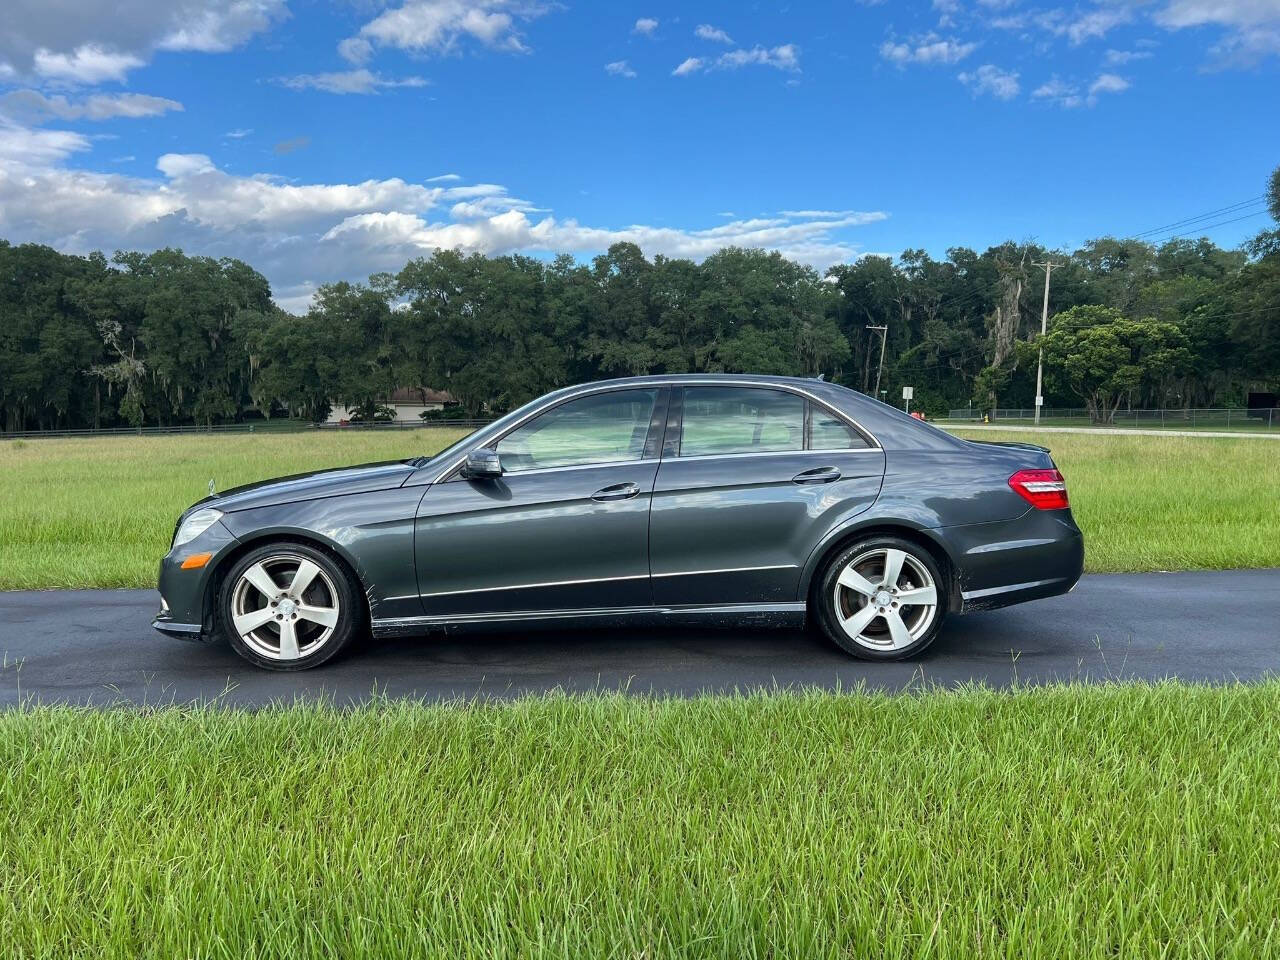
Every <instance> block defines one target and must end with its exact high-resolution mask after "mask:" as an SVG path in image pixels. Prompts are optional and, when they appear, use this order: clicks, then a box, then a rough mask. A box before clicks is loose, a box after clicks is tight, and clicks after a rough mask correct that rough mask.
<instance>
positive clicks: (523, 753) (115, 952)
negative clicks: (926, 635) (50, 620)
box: [0, 683, 1280, 960]
mask: <svg viewBox="0 0 1280 960" xmlns="http://www.w3.org/2000/svg"><path fill="white" fill-rule="evenodd" d="M1278 712H1280V685H1277V684H1274V683H1273V684H1265V685H1261V686H1255V687H1243V686H1234V687H1223V688H1206V687H1199V688H1197V687H1185V686H1179V685H1176V684H1165V685H1159V686H1154V687H1152V686H1144V685H1133V686H1115V687H1101V688H1092V689H1090V688H1083V687H1061V688H1049V689H1042V690H1038V691H1036V692H1015V693H1012V694H1009V693H993V692H986V691H981V690H966V691H961V692H959V693H944V692H929V693H924V694H914V695H903V696H892V697H891V696H883V695H861V694H857V695H853V696H848V695H843V696H841V695H830V694H809V695H802V696H767V695H761V696H753V697H750V698H707V699H701V700H692V701H662V700H653V699H646V698H629V697H625V696H621V695H618V696H607V697H599V698H595V697H587V698H567V697H551V698H540V699H531V700H526V701H519V702H515V703H509V704H505V705H472V706H459V705H445V706H422V705H415V704H405V703H380V704H376V705H374V706H370V707H364V708H359V709H352V710H346V711H340V710H334V709H329V708H323V707H302V706H300V707H292V708H282V709H269V710H264V711H260V712H256V713H248V712H241V711H223V710H218V709H209V708H201V709H176V708H169V709H160V710H152V711H142V712H133V711H130V710H115V711H111V710H109V711H96V712H95V711H78V710H74V709H69V708H32V709H27V710H19V711H12V712H8V713H3V714H0V944H3V945H4V947H3V953H4V955H5V956H16V957H25V956H31V957H35V956H42V957H43V956H83V957H94V958H102V957H164V958H171V957H199V958H204V957H225V958H236V960H239V958H254V957H264V958H265V957H282V958H283V957H287V958H294V957H302V956H313V955H324V956H335V957H337V956H340V957H344V958H356V957H389V956H414V957H447V958H450V960H453V958H465V957H477V958H480V957H483V958H493V957H512V956H522V957H542V956H547V957H551V956H555V957H646V958H652V957H722V958H733V960H737V958H743V957H806V958H808V957H864V956H868V957H937V958H951V957H954V958H971V957H1010V958H1019V960H1023V958H1051V960H1057V958H1062V957H1073V958H1076V957H1083V958H1088V957H1100V958H1101V957H1168V958H1178V957H1240V958H1250V960H1252V958H1257V957H1265V956H1274V955H1276V952H1277V951H1278V950H1280V919H1278V914H1277V909H1276V905H1277V904H1280V857H1278V856H1277V850H1278V849H1280V816H1277V809H1278V807H1280V774H1278V773H1277V771H1276V764H1275V757H1276V755H1277V753H1278V752H1280V728H1278V727H1277V725H1276V724H1275V717H1276V715H1277V713H1278Z"/></svg>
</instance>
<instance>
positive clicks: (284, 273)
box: [0, 121, 885, 309]
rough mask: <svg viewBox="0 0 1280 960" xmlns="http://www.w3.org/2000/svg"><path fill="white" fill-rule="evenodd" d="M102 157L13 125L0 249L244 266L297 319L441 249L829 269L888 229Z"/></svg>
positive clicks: (849, 215)
mask: <svg viewBox="0 0 1280 960" xmlns="http://www.w3.org/2000/svg"><path fill="white" fill-rule="evenodd" d="M91 146H92V142H91V140H90V139H89V138H87V137H85V136H83V135H81V134H78V133H73V132H70V131H58V130H40V129H29V128H26V127H22V126H20V125H17V124H13V123H11V122H8V121H0V236H4V237H6V238H8V239H10V240H14V241H19V242H21V241H35V242H42V243H49V244H52V245H54V246H56V247H59V248H61V249H65V250H70V251H74V252H86V251H88V250H93V249H104V250H114V249H121V248H123V249H138V250H150V249H156V248H158V247H162V246H178V247H182V248H183V249H184V250H187V251H188V252H190V253H193V254H195V253H198V254H203V255H208V256H229V257H238V258H241V259H244V260H245V261H247V262H249V263H251V264H252V265H253V266H254V267H256V268H258V269H259V270H261V271H263V273H264V274H265V275H266V276H267V277H268V278H269V279H270V280H271V283H272V286H273V289H274V291H275V294H276V298H277V301H278V302H280V303H282V304H284V305H287V306H289V307H290V308H294V309H300V308H302V307H304V306H305V305H306V302H307V299H308V297H309V295H310V292H311V291H312V290H313V289H314V288H315V286H316V285H317V284H318V283H322V282H326V281H330V280H336V279H361V278H363V277H365V276H367V275H368V274H369V273H372V272H375V271H379V270H395V269H398V268H399V267H401V266H402V265H403V264H404V262H405V261H406V260H407V259H408V258H409V257H412V256H419V255H423V254H427V253H430V251H431V250H433V249H434V248H436V247H439V246H444V247H461V248H462V249H464V250H468V251H477V252H481V253H486V254H501V253H508V252H512V251H528V252H551V251H557V252H559V251H564V252H569V253H578V254H584V255H588V254H592V253H596V252H599V251H603V250H605V249H607V248H608V246H609V245H610V244H612V243H614V242H617V241H619V240H629V241H632V242H635V243H637V244H639V245H640V246H641V248H642V249H643V250H644V251H645V252H646V253H647V254H649V255H650V256H652V255H654V254H657V253H663V254H667V255H669V256H682V257H694V258H701V257H704V256H706V255H708V254H710V253H713V252H715V251H716V250H718V249H720V248H721V247H724V246H730V245H737V246H746V247H761V248H767V249H777V250H780V251H781V252H782V253H783V254H784V255H786V256H788V257H792V258H794V259H797V260H801V261H803V262H805V263H809V264H811V265H813V266H815V267H818V268H825V267H826V266H829V265H830V264H832V263H837V262H841V261H846V260H851V259H854V258H856V257H857V256H858V255H859V253H860V251H859V249H858V247H857V246H855V245H854V244H853V243H852V242H851V241H850V240H849V239H848V238H847V234H846V233H845V231H848V230H850V229H852V228H855V227H857V226H860V225H863V224H868V223H874V222H876V221H878V220H882V219H884V217H885V214H883V213H879V212H858V211H845V210H814V211H801V210H796V211H789V212H787V213H784V214H781V215H779V216H775V217H768V218H758V219H734V220H732V221H731V222H729V223H722V224H719V225H718V226H714V227H709V228H706V229H678V228H673V227H657V226H650V225H644V224H635V225H630V226H622V227H608V226H594V225H588V224H583V223H581V222H579V221H577V220H575V219H572V218H562V217H558V216H553V215H550V214H548V213H545V212H540V211H538V209H537V208H536V207H534V206H533V205H532V204H530V203H528V202H527V201H524V200H521V199H518V198H516V197H513V196H511V195H510V194H509V193H508V192H507V191H506V190H505V189H504V188H503V187H502V186H500V185H497V184H471V185H466V186H458V185H453V184H452V182H451V180H449V181H443V182H439V183H436V184H426V183H409V182H407V181H404V180H401V179H398V178H391V179H383V180H366V181H363V182H360V183H350V184H348V183H317V184H297V183H291V182H288V181H285V180H283V179H281V178H278V177H273V176H267V175H262V174H259V175H252V176H237V175H233V174H231V173H228V172H227V171H225V170H223V169H220V168H219V167H218V166H217V165H216V164H215V163H214V162H213V161H212V160H211V159H210V158H209V157H208V156H205V155H204V154H177V153H172V154H165V155H164V156H162V157H160V158H159V160H158V161H157V163H156V167H157V170H158V176H153V177H137V176H127V175H122V174H119V173H109V172H106V171H99V170H91V169H84V168H83V167H84V164H83V162H82V161H81V160H80V158H79V157H76V159H77V161H78V162H77V163H76V164H75V166H71V165H69V163H70V160H71V158H73V157H75V156H76V155H77V154H83V153H85V152H86V151H88V150H90V148H91ZM443 176H444V177H448V178H451V177H452V175H450V174H445V175H443Z"/></svg>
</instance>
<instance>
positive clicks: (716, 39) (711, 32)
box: [693, 23, 733, 46]
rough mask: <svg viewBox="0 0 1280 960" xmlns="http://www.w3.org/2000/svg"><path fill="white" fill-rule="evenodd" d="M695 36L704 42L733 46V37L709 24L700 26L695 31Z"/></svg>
mask: <svg viewBox="0 0 1280 960" xmlns="http://www.w3.org/2000/svg"><path fill="white" fill-rule="evenodd" d="M693 35H694V36H695V37H699V38H701V39H703V40H710V41H711V42H712V43H723V44H727V45H729V46H733V37H731V36H729V34H727V33H725V32H724V31H723V30H721V29H720V28H719V27H713V26H712V25H711V24H709V23H702V24H699V25H698V28H697V29H696V30H694V31H693Z"/></svg>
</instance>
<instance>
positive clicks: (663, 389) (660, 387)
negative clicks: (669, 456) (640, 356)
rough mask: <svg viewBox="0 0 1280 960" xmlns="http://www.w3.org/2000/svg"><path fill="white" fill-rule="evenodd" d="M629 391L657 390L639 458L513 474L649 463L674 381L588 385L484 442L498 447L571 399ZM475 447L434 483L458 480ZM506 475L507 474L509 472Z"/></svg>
mask: <svg viewBox="0 0 1280 960" xmlns="http://www.w3.org/2000/svg"><path fill="white" fill-rule="evenodd" d="M627 391H651V392H653V393H654V394H655V396H654V398H653V414H652V415H650V417H649V432H648V433H647V434H645V438H644V446H643V447H642V448H641V451H642V452H641V456H640V459H639V460H609V461H597V462H594V463H571V464H566V465H564V466H561V467H535V468H534V469H532V470H512V471H511V476H513V477H527V476H529V475H530V474H533V473H546V472H548V471H551V470H580V469H585V468H588V467H606V466H616V465H619V464H624V463H647V462H648V461H649V460H651V459H652V460H654V462H656V461H657V459H658V458H657V457H649V456H647V454H648V453H649V446H650V444H651V443H655V441H654V432H655V430H656V429H657V428H658V427H659V426H660V425H661V424H662V423H664V422H665V419H666V414H665V410H666V407H665V404H664V400H665V397H664V395H665V394H669V393H670V392H671V387H670V385H668V384H662V383H652V384H650V383H645V384H629V385H618V386H609V387H605V388H603V389H600V390H585V389H584V390H581V391H578V392H577V393H572V394H570V395H568V396H566V397H561V398H560V399H559V400H557V401H556V402H555V403H551V404H548V405H547V406H545V407H539V408H538V409H537V410H533V411H531V412H530V413H529V415H528V416H526V417H522V418H521V419H520V420H518V421H517V422H515V423H513V424H511V426H509V427H508V428H507V429H506V430H505V431H503V432H502V433H501V434H500V435H499V436H496V437H490V438H488V439H487V440H486V441H485V442H484V443H483V444H481V445H480V446H483V447H493V448H495V449H496V448H497V446H498V444H500V443H501V442H502V441H503V440H505V439H507V437H509V436H511V434H513V433H515V432H516V431H517V430H519V429H520V428H521V427H523V426H524V425H525V424H526V423H529V422H530V421H532V420H536V419H537V418H538V417H540V416H542V415H543V414H544V413H550V412H551V411H552V410H555V409H556V408H557V407H562V406H564V405H565V404H566V403H569V402H571V401H573V400H581V399H582V398H583V397H590V396H595V395H596V394H597V393H623V392H627ZM659 407H662V409H663V411H664V412H663V415H662V418H661V419H660V418H659V416H658V410H659ZM475 449H477V447H468V448H467V449H466V450H464V451H463V452H462V455H461V456H460V457H459V458H458V459H457V460H455V461H454V462H453V463H452V464H451V465H450V466H448V467H446V468H445V469H444V470H443V471H442V472H441V473H439V474H437V475H436V477H435V479H434V480H432V481H431V482H432V483H448V482H449V481H450V480H457V479H458V475H457V473H458V471H459V470H461V469H462V466H463V464H465V463H466V462H467V454H469V453H470V452H471V451H472V450H475ZM503 475H504V476H506V474H505V473H504V474H503Z"/></svg>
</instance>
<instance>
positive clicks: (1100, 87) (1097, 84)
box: [1089, 73, 1130, 106]
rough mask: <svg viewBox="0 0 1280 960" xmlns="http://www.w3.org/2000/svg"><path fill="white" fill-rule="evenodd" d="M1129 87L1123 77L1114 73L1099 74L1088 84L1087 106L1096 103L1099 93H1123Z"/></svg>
mask: <svg viewBox="0 0 1280 960" xmlns="http://www.w3.org/2000/svg"><path fill="white" fill-rule="evenodd" d="M1129 87H1130V83H1129V81H1128V80H1126V79H1125V78H1124V77H1120V76H1117V75H1116V74H1114V73H1100V74H1098V78H1097V79H1096V80H1094V81H1093V83H1091V84H1089V106H1093V105H1094V104H1095V103H1097V102H1098V94H1100V93H1124V92H1125V91H1126V90H1128V89H1129Z"/></svg>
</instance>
